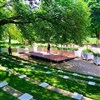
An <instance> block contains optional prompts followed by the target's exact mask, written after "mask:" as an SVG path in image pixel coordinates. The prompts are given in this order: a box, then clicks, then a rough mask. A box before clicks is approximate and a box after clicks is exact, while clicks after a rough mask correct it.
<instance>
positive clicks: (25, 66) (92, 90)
mask: <svg viewBox="0 0 100 100" xmlns="http://www.w3.org/2000/svg"><path fill="white" fill-rule="evenodd" d="M4 61H5V62H6V63H4ZM21 62H22V61H20V63H17V64H15V61H13V60H12V61H11V60H9V59H7V58H6V59H4V60H2V64H3V63H4V66H5V67H7V68H12V69H14V71H17V72H19V73H21V74H26V75H27V76H28V77H31V78H33V79H35V80H37V81H41V82H47V83H49V84H50V85H53V86H56V87H59V88H62V89H65V90H68V91H71V92H78V93H81V94H83V95H84V96H88V97H90V98H93V99H97V100H98V99H99V98H100V96H99V95H100V93H99V89H98V88H100V87H98V86H90V85H88V84H86V83H82V82H78V81H75V80H69V79H63V78H61V77H58V75H67V76H69V77H70V78H72V79H73V78H74V79H80V80H86V81H94V82H97V83H100V78H99V77H96V78H97V79H87V78H85V77H86V76H73V75H72V74H71V73H72V72H68V71H65V73H61V72H58V71H57V69H53V68H52V66H47V65H42V64H32V63H26V62H25V61H24V63H21ZM30 67H35V69H34V70H32V69H31V68H30ZM43 67H47V68H43ZM43 71H44V72H47V71H50V72H52V73H53V74H54V75H52V74H46V73H44V72H43ZM81 87H82V88H81Z"/></svg>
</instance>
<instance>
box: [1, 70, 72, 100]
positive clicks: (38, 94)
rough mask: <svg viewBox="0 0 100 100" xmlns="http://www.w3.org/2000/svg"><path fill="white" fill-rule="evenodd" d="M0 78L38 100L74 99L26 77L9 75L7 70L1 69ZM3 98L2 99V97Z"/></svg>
mask: <svg viewBox="0 0 100 100" xmlns="http://www.w3.org/2000/svg"><path fill="white" fill-rule="evenodd" d="M0 76H1V77H0V80H1V81H7V82H8V83H9V85H10V86H12V87H13V88H15V89H17V90H19V91H21V92H23V93H26V92H27V93H29V94H31V95H33V97H34V98H35V99H36V100H66V99H67V100H73V99H72V98H70V97H67V96H63V95H61V94H59V93H56V92H53V91H50V90H47V89H44V88H42V87H40V86H38V85H35V84H32V83H30V82H28V81H25V80H24V79H20V78H18V77H17V76H14V75H11V74H9V75H7V74H6V72H4V71H1V70H0ZM0 100H1V99H0Z"/></svg>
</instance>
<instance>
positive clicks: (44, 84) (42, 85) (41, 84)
mask: <svg viewBox="0 0 100 100" xmlns="http://www.w3.org/2000/svg"><path fill="white" fill-rule="evenodd" d="M39 86H41V87H44V88H45V87H47V86H49V84H48V83H45V82H43V83H40V84H39Z"/></svg>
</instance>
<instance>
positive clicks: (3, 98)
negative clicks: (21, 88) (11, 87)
mask: <svg viewBox="0 0 100 100" xmlns="http://www.w3.org/2000/svg"><path fill="white" fill-rule="evenodd" d="M0 100H18V99H17V98H16V97H13V96H12V95H10V94H8V93H6V92H5V91H3V90H2V89H1V88H0Z"/></svg>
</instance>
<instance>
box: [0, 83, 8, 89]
mask: <svg viewBox="0 0 100 100" xmlns="http://www.w3.org/2000/svg"><path fill="white" fill-rule="evenodd" d="M6 85H8V83H7V82H0V88H2V87H4V86H6Z"/></svg>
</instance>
